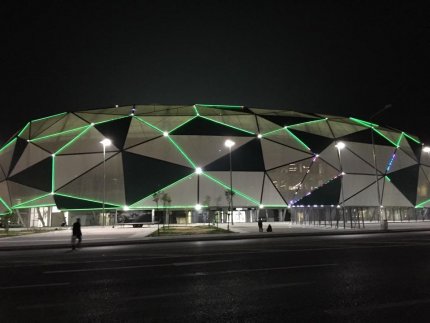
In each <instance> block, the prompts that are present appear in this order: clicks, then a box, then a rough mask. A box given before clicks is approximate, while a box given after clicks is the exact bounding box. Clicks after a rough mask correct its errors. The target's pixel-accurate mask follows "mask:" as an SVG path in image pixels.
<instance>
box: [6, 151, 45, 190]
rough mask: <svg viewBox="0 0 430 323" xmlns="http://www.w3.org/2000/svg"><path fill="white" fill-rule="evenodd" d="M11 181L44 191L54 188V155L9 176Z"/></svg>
mask: <svg viewBox="0 0 430 323" xmlns="http://www.w3.org/2000/svg"><path fill="white" fill-rule="evenodd" d="M9 180H10V181H13V182H15V183H19V184H22V185H26V186H29V187H32V188H35V189H38V190H41V191H44V192H51V190H52V157H48V158H46V159H44V160H42V161H39V162H38V163H36V164H33V165H31V166H30V167H28V168H26V169H24V170H23V171H21V172H20V173H17V174H15V175H13V176H11V177H9Z"/></svg>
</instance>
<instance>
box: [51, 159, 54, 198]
mask: <svg viewBox="0 0 430 323" xmlns="http://www.w3.org/2000/svg"><path fill="white" fill-rule="evenodd" d="M51 176H52V181H51V192H52V193H54V191H55V155H52V174H51Z"/></svg>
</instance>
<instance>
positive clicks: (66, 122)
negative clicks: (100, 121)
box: [32, 113, 89, 139]
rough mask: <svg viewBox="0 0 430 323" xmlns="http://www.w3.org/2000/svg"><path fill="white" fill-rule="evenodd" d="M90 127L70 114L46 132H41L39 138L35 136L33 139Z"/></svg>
mask: <svg viewBox="0 0 430 323" xmlns="http://www.w3.org/2000/svg"><path fill="white" fill-rule="evenodd" d="M88 125H89V123H88V122H86V121H84V120H82V119H81V118H79V117H78V116H76V115H75V114H73V113H68V114H66V115H64V116H63V117H62V118H61V119H60V120H58V121H57V122H55V123H54V124H53V125H51V126H50V127H49V128H47V129H46V130H44V131H42V132H39V133H38V135H37V136H33V138H32V139H35V138H40V137H45V136H50V135H55V134H59V133H63V132H68V131H71V130H74V129H78V128H83V127H85V126H88Z"/></svg>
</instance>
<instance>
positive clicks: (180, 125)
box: [169, 116, 197, 132]
mask: <svg viewBox="0 0 430 323" xmlns="http://www.w3.org/2000/svg"><path fill="white" fill-rule="evenodd" d="M195 118H197V116H194V117H192V118H191V119H188V120H187V121H185V122H184V123H181V124H180V125H179V126H177V127H175V128H173V129H172V130H170V131H169V132H173V131H175V130H176V129H178V128H180V127H182V126H183V125H185V124H187V123H188V122H190V121H191V120H194V119H195Z"/></svg>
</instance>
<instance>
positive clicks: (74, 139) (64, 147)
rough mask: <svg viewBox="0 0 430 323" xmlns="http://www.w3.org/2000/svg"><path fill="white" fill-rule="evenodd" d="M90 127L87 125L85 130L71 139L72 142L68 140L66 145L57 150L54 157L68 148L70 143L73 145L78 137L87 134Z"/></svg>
mask: <svg viewBox="0 0 430 323" xmlns="http://www.w3.org/2000/svg"><path fill="white" fill-rule="evenodd" d="M91 127H92V125H88V126H86V128H85V129H84V130H83V131H82V132H81V133H79V134H78V135H77V136H76V137H75V138H73V139H72V140H70V141H69V142H68V143H67V144H65V145H64V146H63V147H61V148H60V149H58V150H57V151H56V152H55V155H58V154H59V153H60V152H62V151H63V150H64V149H66V148H67V147H69V146H70V145H71V144H72V143H74V142H75V141H76V140H78V139H79V138H80V137H82V136H83V135H84V134H85V133H86V132H88V131H89V130H90V129H91Z"/></svg>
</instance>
